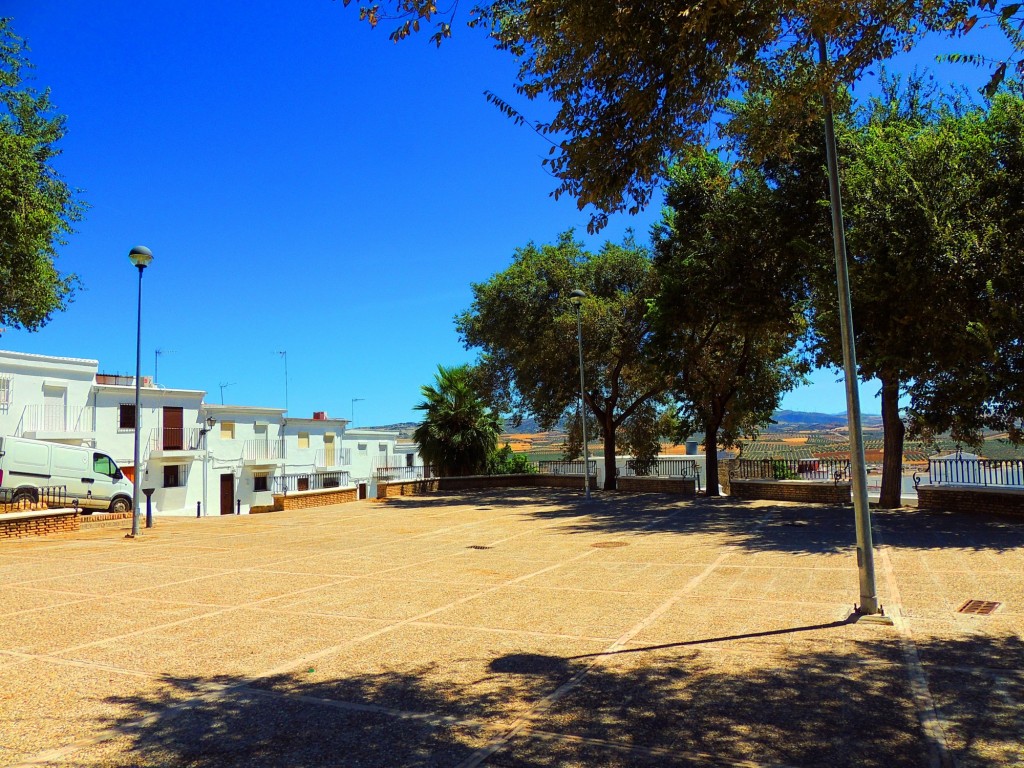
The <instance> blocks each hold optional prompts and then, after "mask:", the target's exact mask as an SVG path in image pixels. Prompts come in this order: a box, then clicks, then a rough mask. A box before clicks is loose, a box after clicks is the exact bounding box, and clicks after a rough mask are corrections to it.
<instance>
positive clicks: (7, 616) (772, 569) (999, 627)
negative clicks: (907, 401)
mask: <svg viewBox="0 0 1024 768" xmlns="http://www.w3.org/2000/svg"><path fill="white" fill-rule="evenodd" d="M875 529H876V536H877V541H876V543H877V544H879V550H878V557H877V560H876V565H877V570H878V585H879V595H880V598H881V602H882V604H883V605H884V606H885V609H886V613H888V614H889V615H891V616H892V618H893V619H894V626H879V625H873V624H866V623H864V622H860V623H856V622H852V621H849V617H850V614H851V609H852V607H853V605H854V603H855V602H857V599H858V597H857V596H858V590H857V571H856V557H855V550H854V528H853V512H852V510H851V509H850V508H821V507H811V506H802V505H796V504H784V503H776V502H746V503H740V502H736V501H731V500H729V499H698V500H696V501H679V500H675V499H673V498H671V497H668V496H661V495H655V494H649V495H625V494H622V495H618V494H601V493H599V494H597V495H596V496H595V498H594V500H593V501H591V502H589V503H588V502H586V501H584V500H583V499H581V498H580V497H579V495H578V494H571V493H565V492H559V491H541V490H530V491H526V490H511V491H501V492H487V493H467V494H458V495H446V496H427V497H416V498H409V497H406V498H400V499H394V500H389V501H387V502H378V501H365V502H358V503H352V504H345V505H339V506H334V507H326V508H320V509H311V510H304V511H296V512H277V513H273V514H265V515H253V516H243V517H224V518H209V519H203V520H195V519H186V518H181V519H162V520H158V523H157V526H156V527H155V528H154V529H152V530H151V531H146V532H145V535H144V536H143V537H141V538H140V539H138V540H129V539H125V538H124V533H125V531H124V530H123V529H121V528H100V529H95V530H88V531H82V532H79V533H76V534H67V535H62V536H55V537H51V538H47V539H22V540H15V541H8V542H3V543H0V764H3V765H34V766H82V767H84V766H90V767H93V766H194V767H195V768H215V767H216V768H220V767H222V766H257V767H264V766H266V767H268V768H269V767H271V766H308V767H312V766H359V767H360V768H370V767H372V766H381V767H391V766H414V765H415V766H438V767H440V766H446V767H451V768H456V767H457V768H470V766H502V767H504V768H523V767H525V766H550V767H552V768H553V767H554V766H643V767H644V768H654V767H655V766H658V767H659V768H660V767H662V766H716V765H724V766H880V767H881V766H886V767H887V768H889V767H893V766H922V767H926V768H927V767H929V766H946V765H949V766H953V765H958V766H1002V765H1007V766H1013V765H1018V766H1019V765H1024V746H1022V745H1024V579H1022V575H1024V523H1021V522H1013V521H1008V520H1003V519H998V518H991V519H989V518H969V519H968V518H964V517H956V516H951V515H944V514H935V513H924V512H917V511H897V512H886V513H876V515H875ZM972 599H976V600H984V601H994V602H999V603H1001V606H1000V607H999V608H998V609H997V610H996V611H995V613H993V614H992V615H988V616H981V615H965V614H961V613H958V612H957V611H958V609H959V608H960V607H961V606H962V605H963V604H964V603H965V602H966V601H968V600H972Z"/></svg>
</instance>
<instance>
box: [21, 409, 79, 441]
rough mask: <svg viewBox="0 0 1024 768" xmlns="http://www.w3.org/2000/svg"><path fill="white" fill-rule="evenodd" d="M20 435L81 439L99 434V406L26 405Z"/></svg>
mask: <svg viewBox="0 0 1024 768" xmlns="http://www.w3.org/2000/svg"><path fill="white" fill-rule="evenodd" d="M18 435H19V436H20V437H28V438H31V439H34V440H81V439H86V438H92V437H95V435H96V409H95V408H93V406H91V405H85V406H71V405H39V404H36V405H27V406H25V413H24V414H23V415H22V418H21V429H20V430H19V431H18Z"/></svg>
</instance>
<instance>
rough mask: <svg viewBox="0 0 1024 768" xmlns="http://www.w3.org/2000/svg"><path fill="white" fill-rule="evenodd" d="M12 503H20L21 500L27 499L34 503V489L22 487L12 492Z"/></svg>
mask: <svg viewBox="0 0 1024 768" xmlns="http://www.w3.org/2000/svg"><path fill="white" fill-rule="evenodd" d="M11 501H12V502H13V503H14V504H20V503H21V502H23V501H27V502H29V503H30V504H35V501H36V494H35V492H34V491H30V490H26V489H22V490H19V491H15V492H14V498H13V499H11Z"/></svg>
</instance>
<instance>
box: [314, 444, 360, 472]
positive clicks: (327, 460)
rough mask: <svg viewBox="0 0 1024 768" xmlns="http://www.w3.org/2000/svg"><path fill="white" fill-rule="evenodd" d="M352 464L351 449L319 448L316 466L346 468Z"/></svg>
mask: <svg viewBox="0 0 1024 768" xmlns="http://www.w3.org/2000/svg"><path fill="white" fill-rule="evenodd" d="M351 463H352V449H351V448H318V449H317V452H316V465H317V466H318V467H344V466H348V465H349V464H351Z"/></svg>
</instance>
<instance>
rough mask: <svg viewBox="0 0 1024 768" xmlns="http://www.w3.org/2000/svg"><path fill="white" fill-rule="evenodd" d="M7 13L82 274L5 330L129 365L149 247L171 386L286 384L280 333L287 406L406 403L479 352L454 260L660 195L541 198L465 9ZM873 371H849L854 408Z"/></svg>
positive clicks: (871, 403) (533, 145) (243, 393)
mask: <svg viewBox="0 0 1024 768" xmlns="http://www.w3.org/2000/svg"><path fill="white" fill-rule="evenodd" d="M2 13H3V15H5V16H10V17H13V19H14V21H13V27H14V30H15V32H16V33H18V34H19V35H21V36H22V37H25V38H27V40H28V42H29V45H30V47H31V49H32V51H31V53H30V54H29V55H30V58H31V60H32V61H33V62H34V64H35V65H36V70H35V73H34V76H35V85H36V86H37V87H49V88H51V90H52V98H53V101H54V102H55V103H56V105H57V107H58V108H59V110H60V111H61V112H62V113H64V114H66V115H68V136H67V137H66V138H65V140H64V141H63V142H62V144H61V147H62V149H63V156H62V157H61V158H60V159H59V169H60V171H61V172H62V173H63V175H64V176H65V178H66V179H67V181H68V182H69V183H70V184H71V185H73V186H75V187H78V188H81V189H82V190H83V191H82V197H83V198H84V199H85V200H86V201H87V202H89V203H90V204H91V208H90V209H89V211H88V212H87V214H86V218H85V220H84V221H83V222H81V224H80V226H79V227H78V231H77V232H76V233H75V234H74V235H72V236H71V238H70V240H69V243H68V245H67V246H65V247H63V248H62V249H61V256H60V259H59V262H58V266H59V267H60V269H61V270H63V271H69V272H76V273H78V275H79V276H80V277H81V279H82V281H83V283H84V289H83V290H82V291H81V292H80V293H79V294H78V296H77V298H76V300H75V302H74V303H73V304H72V305H71V306H70V308H69V309H68V311H67V312H65V313H62V314H57V315H55V316H54V318H53V320H52V321H51V322H50V323H49V324H48V325H47V326H45V327H44V328H43V329H42V330H41V331H39V332H36V333H27V332H23V331H16V330H8V331H6V332H4V333H3V334H2V335H0V348H2V349H9V350H16V351H21V352H35V353H40V354H50V355H62V356H69V357H85V358H95V359H98V360H99V361H100V370H101V371H103V372H110V373H129V374H130V373H133V372H134V368H135V306H136V305H135V301H136V285H137V273H136V271H135V269H134V268H133V267H132V266H131V265H130V263H129V262H128V258H127V255H128V251H129V250H130V249H131V247H132V246H134V245H137V244H143V245H146V246H148V247H149V248H151V249H152V251H153V253H154V256H155V259H154V262H153V265H152V267H151V268H150V269H148V270H146V273H145V277H144V288H143V301H144V309H143V357H142V367H143V375H152V373H153V367H154V351H155V350H156V349H163V350H165V353H164V354H162V355H161V356H160V361H159V381H160V383H161V384H163V385H165V386H169V387H184V388H195V389H205V390H207V391H208V392H209V395H208V399H209V400H210V401H211V402H219V401H220V392H221V389H220V385H221V384H229V385H230V386H227V387H225V389H224V399H225V401H226V402H229V403H237V404H246V405H266V406H276V407H284V406H285V373H284V364H283V359H282V357H281V356H280V355H278V354H276V353H277V352H278V351H279V350H286V351H287V361H288V403H287V405H288V408H289V412H290V413H291V414H292V415H297V416H310V415H312V412H313V411H314V410H317V411H321V410H325V411H327V412H328V413H329V414H330V415H331V416H336V417H343V418H349V417H350V416H351V415H352V409H353V403H352V399H353V398H363V399H362V400H361V401H359V402H357V403H355V405H354V407H355V421H356V422H357V423H358V424H360V425H379V424H387V423H394V422H399V421H410V420H415V419H416V414H417V412H416V411H414V410H413V406H414V405H415V404H416V403H417V402H419V400H420V396H419V388H420V386H421V385H422V384H424V383H428V382H431V381H432V380H433V375H434V372H435V370H436V366H437V364H438V363H444V364H446V365H450V364H455V363H459V362H462V361H467V360H471V359H472V358H473V353H472V352H467V351H466V350H464V349H463V348H462V345H461V344H460V343H459V340H458V338H457V336H456V333H455V329H454V324H453V322H452V317H453V316H454V315H455V314H456V313H458V312H460V311H462V310H464V309H465V308H467V307H468V305H469V302H470V299H471V294H470V287H469V286H470V283H471V282H481V281H484V280H486V279H487V278H488V277H490V276H491V275H492V274H494V273H495V272H498V271H500V270H502V269H504V268H505V267H506V266H507V265H508V264H509V262H510V261H511V256H512V252H513V250H514V249H515V248H516V247H519V246H522V245H524V244H525V243H527V242H528V241H530V240H534V241H537V242H549V241H551V240H553V239H554V238H555V236H556V235H557V233H559V232H561V231H563V230H565V229H567V228H570V227H575V228H576V229H577V232H578V234H579V235H580V236H581V237H582V238H583V239H584V240H585V241H586V242H587V243H588V245H590V246H592V247H597V246H598V245H599V244H600V243H601V242H603V241H604V240H606V239H612V240H617V239H620V238H621V236H622V234H623V232H624V231H625V229H626V228H628V227H632V228H633V229H635V230H636V232H637V233H638V234H639V235H641V236H644V235H646V233H647V231H648V229H649V227H650V226H651V224H652V223H653V222H654V221H655V220H656V219H657V218H658V215H659V212H658V207H659V205H660V201H656V202H655V204H654V205H652V206H651V207H650V208H649V209H648V210H647V211H645V212H644V213H643V214H641V215H639V216H635V217H628V216H620V217H616V218H614V219H613V220H612V223H611V224H610V226H609V227H607V228H606V229H605V230H604V231H603V232H601V233H600V235H599V236H598V237H596V238H592V237H588V236H586V223H587V220H588V215H587V214H586V213H581V212H579V211H577V210H576V206H575V204H574V203H573V202H572V201H571V200H568V199H565V198H563V199H562V200H560V201H557V202H556V201H554V200H553V199H552V198H551V197H550V192H551V190H552V189H553V188H554V186H555V182H554V179H552V177H551V176H549V175H548V174H547V173H546V172H545V171H544V170H543V168H542V167H541V165H540V161H541V159H542V158H543V157H544V156H546V153H547V146H548V145H547V143H546V141H545V140H544V139H542V138H540V137H538V136H537V135H536V134H534V133H533V132H532V131H530V130H528V129H525V128H521V127H516V126H515V125H513V124H512V122H511V121H510V120H508V119H507V118H505V117H504V116H503V115H501V114H500V113H499V112H498V110H496V109H495V108H493V107H491V106H490V105H488V104H487V103H486V102H485V100H484V97H483V92H484V91H485V90H493V91H495V92H496V93H498V94H499V95H502V96H506V97H512V96H513V88H512V84H513V82H514V75H515V64H514V62H513V60H512V59H511V58H510V57H508V56H507V55H506V54H502V53H500V52H497V51H494V50H493V49H492V48H491V47H490V46H489V45H488V43H487V41H486V40H485V39H484V37H483V35H482V34H481V33H479V32H474V31H470V30H463V29H462V28H460V27H457V28H456V30H455V32H456V34H455V36H454V38H453V39H451V40H449V41H447V42H446V43H445V44H444V45H443V46H442V47H441V49H440V50H438V49H436V48H435V47H434V46H433V45H431V44H429V43H428V41H427V39H426V36H425V35H424V36H423V37H422V38H413V39H410V40H407V41H406V42H404V43H402V44H399V45H395V44H393V43H391V42H389V41H388V39H387V32H388V29H386V28H385V27H384V26H382V27H381V28H379V29H377V30H371V29H369V28H368V27H367V26H366V25H364V24H361V23H359V22H358V20H357V13H356V10H355V8H353V7H350V8H347V9H346V8H344V7H343V6H342V4H341V3H340V2H331V0H306V1H305V2H302V3H293V4H292V3H281V2H273V3H271V2H264V1H261V0H247V1H246V2H241V1H240V0H218V2H214V3H204V4H200V3H181V2H169V1H168V0H152V1H150V2H146V3H139V2H127V1H126V0H104V2H102V3H96V2H91V1H90V2H86V1H85V0H6V1H5V2H4V4H3V9H2ZM964 48H965V46H964V45H963V44H961V43H954V44H952V45H947V46H946V49H947V50H963V49H964ZM936 50H937V48H936V46H927V47H926V48H924V49H921V50H919V51H917V52H915V54H914V56H913V57H911V58H910V59H906V60H903V61H901V62H900V63H899V65H898V68H908V67H910V66H912V65H913V64H914V63H923V64H925V65H926V66H931V65H932V59H933V58H934V54H935V52H936ZM938 72H939V76H940V78H943V79H956V80H957V81H959V82H966V83H968V84H970V85H971V86H972V87H976V85H977V83H978V82H980V81H981V79H982V78H983V77H984V74H983V73H981V72H978V71H977V70H974V69H970V68H966V67H964V66H962V65H961V66H955V67H954V66H950V65H946V66H945V67H942V68H940V69H939V70H938ZM534 109H535V110H540V109H543V106H541V105H537V106H536V107H534ZM533 116H540V113H539V111H536V112H534V113H533ZM854 311H856V307H855V308H854ZM836 379H837V376H836V374H834V373H832V372H830V371H822V372H819V373H818V374H816V375H815V376H814V377H813V380H814V384H813V385H812V386H808V387H804V388H802V389H801V390H798V391H797V392H794V393H792V394H790V395H789V396H787V398H786V399H785V402H784V404H783V407H786V408H793V409H799V410H817V411H824V412H828V413H836V412H840V411H844V410H845V398H844V394H843V388H842V385H841V384H837V383H836ZM876 391H877V386H874V385H872V384H868V385H865V386H864V387H863V388H862V401H863V402H862V405H863V407H864V410H865V411H867V412H877V411H878V401H877V400H876V399H875V394H876Z"/></svg>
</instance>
